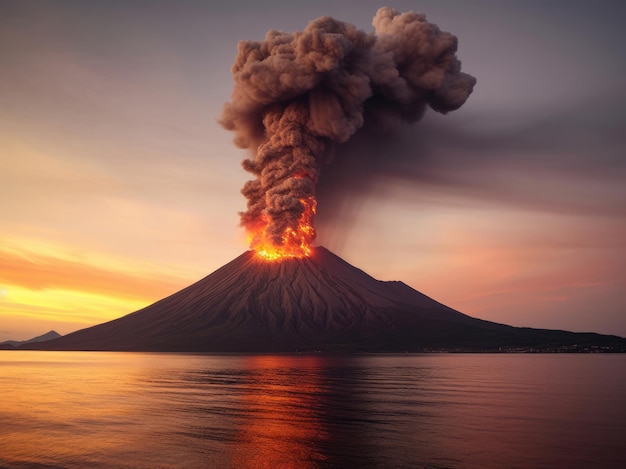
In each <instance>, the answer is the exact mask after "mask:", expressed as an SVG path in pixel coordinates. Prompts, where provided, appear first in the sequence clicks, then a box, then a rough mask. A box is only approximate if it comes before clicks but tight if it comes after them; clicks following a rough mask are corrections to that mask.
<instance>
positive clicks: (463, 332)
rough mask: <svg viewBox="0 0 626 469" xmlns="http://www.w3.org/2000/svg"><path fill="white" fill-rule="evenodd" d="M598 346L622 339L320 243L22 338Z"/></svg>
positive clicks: (70, 345)
mask: <svg viewBox="0 0 626 469" xmlns="http://www.w3.org/2000/svg"><path fill="white" fill-rule="evenodd" d="M563 347H565V348H580V347H600V348H610V349H615V348H616V347H617V348H620V349H623V350H626V339H623V338H620V337H615V336H604V335H600V334H594V333H573V332H566V331H554V330H542V329H529V328H517V327H512V326H507V325H503V324H497V323H493V322H489V321H483V320H480V319H475V318H472V317H470V316H467V315H465V314H462V313H460V312H458V311H455V310H453V309H451V308H448V307H447V306H444V305H443V304H441V303H438V302H437V301H435V300H433V299H431V298H429V297H427V296H425V295H423V294H422V293H420V292H418V291H416V290H414V289H413V288H411V287H409V286H408V285H406V284H404V283H402V282H383V281H379V280H376V279H374V278H373V277H371V276H369V275H367V274H366V273H365V272H363V271H362V270H359V269H357V268H356V267H353V266H352V265H350V264H348V263H347V262H345V261H344V260H342V259H341V258H339V257H338V256H336V255H335V254H333V253H331V252H330V251H329V250H327V249H325V248H323V247H317V248H313V250H312V254H311V256H310V257H304V258H292V259H286V260H283V261H280V262H268V261H266V260H263V259H261V258H260V257H259V256H258V255H257V254H256V253H255V252H254V251H247V252H245V253H243V254H242V255H240V256H239V257H237V258H236V259H234V260H233V261H231V262H229V263H228V264H226V265H224V266H223V267H221V268H220V269H218V270H216V271H215V272H213V273H212V274H210V275H208V276H207V277H205V278H203V279H202V280H200V281H198V282H196V283H194V284H193V285H191V286H189V287H187V288H185V289H183V290H181V291H179V292H177V293H174V294H173V295H171V296H169V297H167V298H164V299H162V300H160V301H158V302H156V303H154V304H152V305H150V306H148V307H146V308H144V309H141V310H139V311H136V312H134V313H132V314H129V315H127V316H124V317H121V318H119V319H115V320H113V321H110V322H107V323H103V324H100V325H97V326H94V327H90V328H87V329H82V330H80V331H77V332H74V333H72V334H68V335H66V336H63V337H61V338H58V339H54V340H51V341H47V342H44V343H38V344H27V345H25V346H24V347H23V348H31V349H33V348H37V349H46V350H120V351H121V350H126V351H184V352H313V351H331V352H332V351H334V352H337V351H339V352H341V351H344V352H404V351H409V352H418V351H426V350H467V351H480V350H498V349H502V348H504V349H515V348H538V349H542V350H545V349H554V348H563Z"/></svg>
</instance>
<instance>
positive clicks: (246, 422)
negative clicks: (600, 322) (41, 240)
mask: <svg viewBox="0 0 626 469" xmlns="http://www.w3.org/2000/svg"><path fill="white" fill-rule="evenodd" d="M0 466H2V467H42V468H43V467H68V468H84V467H89V468H98V467H107V468H108V467H115V468H124V467H128V468H136V467H173V468H174V467H175V468H184V467H189V468H198V467H209V468H315V467H322V468H323V467H339V468H343V467H346V468H351V467H357V468H369V467H379V468H387V467H392V468H404V467H406V468H420V467H426V468H516V467H519V468H541V467H545V468H609V467H615V468H618V467H619V468H624V467H626V355H608V354H607V355H527V354H519V355H517V354H506V355H504V354H502V355H483V354H476V355H470V354H468V355H457V354H432V355H400V356H398V355H392V356H383V355H366V356H348V357H337V356H223V355H222V356H216V355H186V354H154V353H150V354H148V353H104V352H89V353H84V352H14V351H5V352H0Z"/></svg>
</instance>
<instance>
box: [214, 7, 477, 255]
mask: <svg viewBox="0 0 626 469" xmlns="http://www.w3.org/2000/svg"><path fill="white" fill-rule="evenodd" d="M372 24H373V26H374V29H375V31H374V32H373V33H366V32H364V31H361V30H359V29H357V28H356V27H355V26H353V25H351V24H348V23H344V22H342V21H338V20H335V19H333V18H330V17H321V18H318V19H316V20H314V21H312V22H310V23H309V25H308V26H307V27H306V28H305V29H304V31H301V32H300V31H298V32H294V33H286V32H281V31H275V30H270V31H269V32H268V33H267V35H266V37H265V40H264V41H260V42H256V41H242V42H240V43H239V45H238V55H237V58H236V60H235V63H234V65H233V67H232V72H233V78H234V82H235V86H234V90H233V93H232V97H231V98H232V99H231V102H230V103H227V104H226V105H225V106H224V110H223V114H222V116H221V120H220V122H221V124H222V125H223V126H224V127H225V128H226V129H228V130H232V131H234V132H235V134H236V137H235V143H236V144H237V145H238V146H239V147H241V148H249V149H251V150H252V152H253V156H252V157H251V158H248V159H246V160H244V162H243V166H244V168H245V169H246V170H247V171H249V172H251V173H252V174H253V175H254V176H255V179H253V180H251V181H248V182H247V183H246V184H245V185H244V187H243V189H242V193H243V194H244V195H245V197H246V198H247V199H248V203H247V208H248V209H247V211H245V212H243V213H241V224H242V225H243V226H244V227H245V228H246V229H247V230H248V231H249V232H251V233H255V232H257V231H258V230H260V229H263V230H265V232H266V233H267V235H268V237H269V238H270V240H271V241H272V242H273V243H274V244H275V245H280V244H282V243H283V239H284V233H285V232H286V231H287V230H288V229H295V228H296V227H297V225H298V222H299V220H300V218H301V217H302V214H303V213H304V211H305V210H306V208H307V205H309V206H310V205H314V204H315V186H316V183H317V181H318V179H319V175H320V169H321V167H322V166H323V165H324V164H325V163H328V162H329V161H330V160H331V157H332V153H333V148H334V145H335V144H337V143H343V142H346V141H347V140H348V139H350V137H351V136H352V135H354V134H355V133H356V132H357V131H358V130H359V129H361V128H362V127H363V125H364V124H365V123H366V121H368V122H369V123H380V124H381V125H384V124H385V123H388V122H390V121H398V120H400V121H403V122H409V123H411V122H415V121H417V120H419V119H420V118H421V117H422V115H423V113H424V111H425V109H426V108H427V107H430V108H432V109H434V110H435V111H437V112H440V113H444V114H445V113H447V112H449V111H453V110H455V109H458V108H459V107H460V106H462V105H463V103H465V101H466V100H467V98H468V97H469V95H470V94H471V92H472V89H473V87H474V85H475V83H476V79H475V78H474V77H473V76H471V75H468V74H466V73H463V72H461V62H460V61H459V60H458V59H457V57H456V51H457V38H456V37H455V36H453V35H452V34H450V33H447V32H443V31H441V30H440V29H439V28H438V27H437V25H435V24H433V23H429V22H428V21H427V20H426V17H425V15H423V14H421V13H415V12H408V13H399V12H397V11H396V10H394V9H391V8H381V9H379V10H378V12H377V13H376V16H375V17H374V19H373V22H372ZM308 237H309V238H310V239H308V240H306V241H307V242H311V241H313V239H314V238H315V232H314V231H311V232H310V233H309V234H308ZM253 243H254V240H253Z"/></svg>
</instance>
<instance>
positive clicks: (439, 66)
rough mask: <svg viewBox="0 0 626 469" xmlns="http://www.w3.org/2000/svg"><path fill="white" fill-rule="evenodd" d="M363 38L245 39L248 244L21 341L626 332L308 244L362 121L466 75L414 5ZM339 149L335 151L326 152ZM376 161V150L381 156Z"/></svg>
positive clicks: (283, 340)
mask: <svg viewBox="0 0 626 469" xmlns="http://www.w3.org/2000/svg"><path fill="white" fill-rule="evenodd" d="M373 25H374V27H375V32H374V33H365V32H363V31H360V30H358V29H357V28H355V27H354V26H352V25H350V24H347V23H343V22H341V21H337V20H334V19H332V18H329V17H322V18H319V19H317V20H314V21H312V22H311V23H309V25H308V26H307V27H306V28H305V29H304V30H303V31H302V32H295V33H285V32H279V31H269V32H268V33H267V36H266V38H265V40H264V41H261V42H254V41H244V42H241V43H240V44H239V53H238V55H237V58H236V61H235V64H234V66H233V69H232V71H233V76H234V80H235V87H234V91H233V94H232V101H231V102H230V103H228V104H226V105H225V108H224V112H223V115H222V118H221V123H222V124H223V125H224V126H225V127H226V128H227V129H229V130H232V131H234V132H235V134H236V139H235V142H236V143H237V144H238V145H239V146H240V147H242V148H248V149H250V150H251V151H252V155H251V156H250V157H249V158H248V159H246V160H245V161H244V162H243V166H244V168H245V169H246V170H247V171H249V172H250V173H252V174H253V175H254V179H252V180H251V181H248V182H247V183H246V184H245V185H244V187H243V189H242V193H243V194H244V195H245V197H246V198H247V199H248V202H247V210H246V211H245V212H243V213H241V224H242V226H243V227H244V228H245V229H246V230H247V232H248V236H249V241H250V247H251V250H250V251H247V252H245V253H243V254H242V255H241V256H239V257H237V258H236V259H234V260H233V261H231V262H229V263H228V264H226V265H225V266H223V267H221V268H220V269H218V270H217V271H215V272H213V273H212V274H210V275H209V276H207V277H206V278H204V279H202V280H200V281H199V282H197V283H195V284H193V285H191V286H189V287H187V288H185V289H184V290H181V291H180V292H178V293H175V294H174V295H171V296H169V297H167V298H165V299H163V300H161V301H158V302H157V303H154V304H153V305H151V306H148V307H146V308H144V309H142V310H140V311H137V312H135V313H132V314H129V315H127V316H124V317H122V318H119V319H116V320H114V321H111V322H108V323H105V324H100V325H98V326H94V327H91V328H88V329H84V330H81V331H78V332H75V333H73V334H68V335H66V336H64V337H61V338H59V339H55V340H51V341H48V342H45V343H43V344H41V343H40V344H30V345H26V346H24V348H45V349H57V350H143V351H194V352H200V351H207V352H298V351H320V350H321V351H351V352H353V351H372V352H375V351H412V352H415V351H423V350H429V349H447V350H450V349H456V350H494V349H496V350H497V349H499V348H512V347H513V348H514V347H533V348H541V349H554V348H558V347H587V346H594V347H595V346H601V347H613V348H618V349H621V350H624V349H626V339H621V338H618V337H612V336H601V335H598V334H575V333H571V332H564V331H549V330H533V329H524V328H515V327H511V326H506V325H502V324H495V323H491V322H487V321H482V320H479V319H474V318H471V317H469V316H466V315H464V314H461V313H459V312H457V311H454V310H452V309H450V308H448V307H446V306H444V305H442V304H440V303H438V302H436V301H434V300H432V299H430V298H428V297H427V296H425V295H423V294H421V293H419V292H418V291H416V290H414V289H412V288H410V287H409V286H407V285H405V284H403V283H401V282H382V281H379V280H376V279H374V278H372V277H370V276H369V275H367V274H366V273H365V272H363V271H361V270H359V269H357V268H355V267H353V266H351V265H350V264H348V263H346V262H345V261H343V260H342V259H340V258H339V257H337V256H335V255H334V254H332V253H331V252H330V251H328V250H326V249H324V248H323V247H314V246H313V243H314V241H315V237H316V233H315V227H314V218H315V213H316V210H317V201H316V184H317V182H318V178H319V175H320V172H321V171H322V169H324V170H326V169H328V168H331V167H332V165H329V163H331V160H332V158H333V157H334V153H335V146H336V145H337V144H339V143H342V142H345V141H347V140H348V139H349V138H350V137H351V136H352V135H354V134H355V133H356V132H358V131H359V130H360V129H362V128H363V126H364V124H366V122H370V123H373V124H374V125H376V124H380V123H389V122H406V123H412V122H415V121H417V120H419V118H420V117H421V116H422V114H423V113H424V111H425V109H426V108H427V107H430V108H432V109H433V110H435V111H437V112H441V113H446V112H448V111H452V110H455V109H457V108H459V107H460V106H461V105H463V103H464V102H465V101H466V100H467V98H468V97H469V95H470V94H471V92H472V90H473V87H474V84H475V83H476V80H475V78H474V77H472V76H471V75H468V74H465V73H463V72H461V63H460V62H459V61H458V59H457V58H456V50H457V40H456V37H454V36H453V35H451V34H449V33H446V32H442V31H441V30H439V28H438V27H437V26H436V25H434V24H432V23H429V22H428V21H426V18H425V16H424V15H422V14H418V13H413V12H409V13H398V12H397V11H395V10H393V9H389V8H381V9H380V10H379V11H378V13H377V14H376V16H375V17H374V21H373ZM337 157H340V155H337ZM381 157H384V156H383V155H381Z"/></svg>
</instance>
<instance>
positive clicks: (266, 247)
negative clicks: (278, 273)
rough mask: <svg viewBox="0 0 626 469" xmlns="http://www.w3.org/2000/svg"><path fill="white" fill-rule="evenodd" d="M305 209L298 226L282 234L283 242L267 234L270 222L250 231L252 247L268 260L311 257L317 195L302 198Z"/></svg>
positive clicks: (301, 201)
mask: <svg viewBox="0 0 626 469" xmlns="http://www.w3.org/2000/svg"><path fill="white" fill-rule="evenodd" d="M300 203H302V205H303V207H304V211H303V212H302V215H301V216H300V219H299V220H298V226H297V227H296V228H295V229H294V228H290V227H288V228H286V229H285V231H284V232H283V234H282V236H281V243H280V244H276V243H275V241H274V240H273V239H272V238H271V237H270V236H269V235H268V234H267V231H266V229H267V226H268V222H266V223H265V224H264V225H263V226H260V227H259V229H258V230H256V231H254V232H251V233H250V247H251V248H252V249H254V251H255V252H256V254H257V255H258V256H259V257H261V258H262V259H264V260H266V261H281V260H284V259H291V258H301V257H309V256H310V255H311V244H312V243H313V241H314V240H315V227H314V226H313V217H314V216H315V212H316V206H317V201H316V200H315V197H313V196H311V197H307V198H306V199H300Z"/></svg>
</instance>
